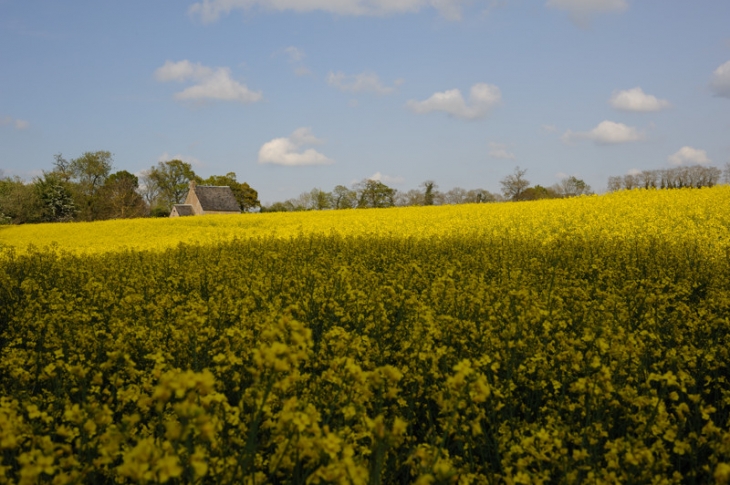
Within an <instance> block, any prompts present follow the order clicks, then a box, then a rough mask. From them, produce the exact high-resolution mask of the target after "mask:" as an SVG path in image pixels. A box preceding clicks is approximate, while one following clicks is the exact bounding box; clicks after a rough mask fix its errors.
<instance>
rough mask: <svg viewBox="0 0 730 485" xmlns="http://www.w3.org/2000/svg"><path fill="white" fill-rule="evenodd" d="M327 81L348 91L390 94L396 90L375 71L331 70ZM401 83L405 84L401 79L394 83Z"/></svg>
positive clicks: (396, 84) (341, 89)
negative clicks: (346, 71)
mask: <svg viewBox="0 0 730 485" xmlns="http://www.w3.org/2000/svg"><path fill="white" fill-rule="evenodd" d="M327 83H328V84H329V85H330V86H333V87H335V88H337V89H339V90H340V91H343V92H347V93H375V94H390V93H392V92H393V91H395V87H394V86H385V85H384V84H383V83H382V82H381V81H380V78H379V77H378V75H377V74H375V73H374V72H363V73H360V74H353V75H347V74H345V73H344V72H340V71H338V72H332V71H330V73H329V74H328V75H327ZM400 84H403V82H402V80H401V79H398V80H396V82H395V83H394V85H395V86H398V85H400Z"/></svg>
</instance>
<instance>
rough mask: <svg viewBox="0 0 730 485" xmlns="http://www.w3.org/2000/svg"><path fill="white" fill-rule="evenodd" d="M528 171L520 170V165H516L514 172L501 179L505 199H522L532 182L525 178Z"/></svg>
mask: <svg viewBox="0 0 730 485" xmlns="http://www.w3.org/2000/svg"><path fill="white" fill-rule="evenodd" d="M526 173H527V170H520V167H515V171H514V172H513V173H512V174H510V175H507V176H506V177H505V178H503V179H502V180H500V181H499V183H500V185H501V186H502V194H503V195H504V198H505V199H507V200H521V199H520V196H521V195H522V193H523V192H524V191H525V190H527V188H528V187H529V186H530V182H529V181H528V180H527V179H526V178H525V174H526Z"/></svg>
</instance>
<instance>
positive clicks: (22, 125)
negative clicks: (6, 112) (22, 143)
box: [0, 116, 30, 130]
mask: <svg viewBox="0 0 730 485" xmlns="http://www.w3.org/2000/svg"><path fill="white" fill-rule="evenodd" d="M11 125H12V126H13V127H15V129H16V130H27V129H28V128H30V123H28V122H27V121H25V120H18V119H15V118H13V117H11V116H3V117H2V118H0V126H11Z"/></svg>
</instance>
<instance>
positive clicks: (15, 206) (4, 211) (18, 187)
mask: <svg viewBox="0 0 730 485" xmlns="http://www.w3.org/2000/svg"><path fill="white" fill-rule="evenodd" d="M41 209H42V206H41V200H40V198H39V197H38V194H37V192H36V190H35V188H34V186H33V184H26V183H25V182H24V181H23V180H22V179H20V177H13V178H10V177H5V178H0V224H7V223H10V224H25V223H29V222H40V221H41Z"/></svg>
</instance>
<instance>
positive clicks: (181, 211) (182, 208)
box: [173, 204, 195, 216]
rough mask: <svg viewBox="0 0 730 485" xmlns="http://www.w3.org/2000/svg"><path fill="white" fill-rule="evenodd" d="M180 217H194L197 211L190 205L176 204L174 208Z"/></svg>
mask: <svg viewBox="0 0 730 485" xmlns="http://www.w3.org/2000/svg"><path fill="white" fill-rule="evenodd" d="M173 207H174V208H175V210H176V211H177V215H179V216H194V215H195V210H194V209H193V206H192V205H190V204H175V205H174V206H173Z"/></svg>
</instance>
